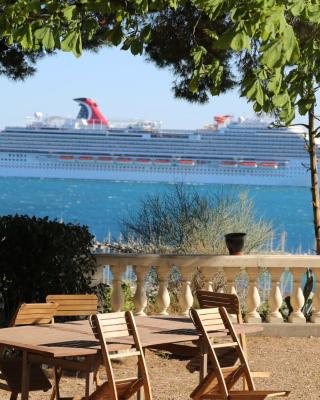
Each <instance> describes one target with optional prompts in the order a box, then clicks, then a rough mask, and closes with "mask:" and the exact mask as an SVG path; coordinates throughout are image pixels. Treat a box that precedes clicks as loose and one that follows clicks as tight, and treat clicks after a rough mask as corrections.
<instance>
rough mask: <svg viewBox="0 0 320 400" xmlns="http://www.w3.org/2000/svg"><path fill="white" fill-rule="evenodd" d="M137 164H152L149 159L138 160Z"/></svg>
mask: <svg viewBox="0 0 320 400" xmlns="http://www.w3.org/2000/svg"><path fill="white" fill-rule="evenodd" d="M136 162H138V163H139V164H150V163H151V160H150V159H149V158H137V159H136Z"/></svg>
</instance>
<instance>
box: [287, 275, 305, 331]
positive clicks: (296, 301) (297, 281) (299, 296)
mask: <svg viewBox="0 0 320 400" xmlns="http://www.w3.org/2000/svg"><path fill="white" fill-rule="evenodd" d="M291 272H292V275H293V292H292V294H291V296H290V303H291V307H292V308H293V311H292V313H291V314H290V315H289V318H288V321H289V322H291V323H293V324H304V323H305V322H306V319H305V317H304V315H303V313H302V311H301V308H302V307H303V305H304V296H303V291H302V289H301V275H302V274H304V273H305V272H306V268H292V269H291Z"/></svg>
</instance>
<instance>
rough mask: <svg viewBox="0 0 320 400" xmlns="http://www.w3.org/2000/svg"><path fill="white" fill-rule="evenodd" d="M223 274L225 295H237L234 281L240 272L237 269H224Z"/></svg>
mask: <svg viewBox="0 0 320 400" xmlns="http://www.w3.org/2000/svg"><path fill="white" fill-rule="evenodd" d="M223 272H224V274H225V277H226V281H227V293H230V294H237V290H236V284H235V279H236V276H237V275H238V274H239V272H240V268H238V267H224V268H223Z"/></svg>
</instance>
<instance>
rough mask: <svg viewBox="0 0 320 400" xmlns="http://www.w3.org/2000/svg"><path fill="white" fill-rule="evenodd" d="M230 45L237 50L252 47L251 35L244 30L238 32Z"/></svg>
mask: <svg viewBox="0 0 320 400" xmlns="http://www.w3.org/2000/svg"><path fill="white" fill-rule="evenodd" d="M230 47H231V48H232V49H233V50H236V51H240V50H243V49H250V38H249V36H248V35H247V34H246V33H245V32H244V31H241V32H239V33H237V34H236V35H235V36H234V37H233V39H232V40H231V43H230Z"/></svg>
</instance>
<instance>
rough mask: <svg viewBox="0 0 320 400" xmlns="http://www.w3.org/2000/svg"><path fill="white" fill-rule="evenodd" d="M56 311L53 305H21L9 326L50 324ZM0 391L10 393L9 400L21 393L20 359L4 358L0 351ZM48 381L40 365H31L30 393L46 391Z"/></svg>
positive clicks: (2, 351) (48, 385)
mask: <svg viewBox="0 0 320 400" xmlns="http://www.w3.org/2000/svg"><path fill="white" fill-rule="evenodd" d="M56 309H57V304H55V303H34V304H31V303H23V304H21V305H20V306H19V307H18V309H17V312H16V313H15V315H14V317H13V319H12V321H11V323H10V326H11V327H13V326H21V325H38V324H50V323H52V322H53V316H54V313H55V311H56ZM0 355H1V358H0V371H1V374H0V379H1V381H2V382H0V389H3V390H6V391H9V392H11V396H10V400H15V399H17V397H18V394H19V393H21V389H22V388H21V384H22V382H21V376H22V359H21V357H16V358H15V357H11V358H4V357H3V356H4V350H3V349H2V350H1V349H0ZM50 388H51V384H50V381H49V380H48V378H47V377H46V375H45V374H44V372H43V370H42V368H41V366H40V365H32V366H31V370H30V384H29V390H30V391H40V390H42V391H44V392H46V391H48V390H49V389H50Z"/></svg>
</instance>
